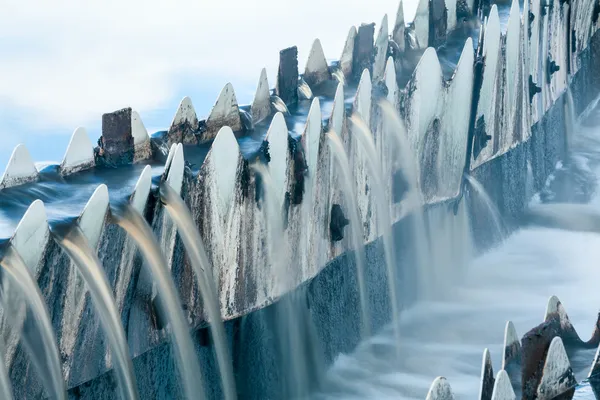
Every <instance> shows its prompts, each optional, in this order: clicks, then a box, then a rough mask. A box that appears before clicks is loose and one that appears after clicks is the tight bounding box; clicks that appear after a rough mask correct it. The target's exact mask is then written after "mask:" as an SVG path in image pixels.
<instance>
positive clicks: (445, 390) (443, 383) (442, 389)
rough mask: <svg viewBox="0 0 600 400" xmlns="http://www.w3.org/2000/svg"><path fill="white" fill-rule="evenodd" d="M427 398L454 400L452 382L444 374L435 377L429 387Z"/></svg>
mask: <svg viewBox="0 0 600 400" xmlns="http://www.w3.org/2000/svg"><path fill="white" fill-rule="evenodd" d="M426 399H427V400H452V399H454V394H453V393H452V388H451V387H450V384H449V383H448V381H447V380H446V378H444V377H443V376H439V377H437V378H435V380H434V381H433V383H432V384H431V387H430V388H429V392H428V393H427V398H426Z"/></svg>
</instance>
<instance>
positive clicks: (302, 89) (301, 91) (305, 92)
mask: <svg viewBox="0 0 600 400" xmlns="http://www.w3.org/2000/svg"><path fill="white" fill-rule="evenodd" d="M313 97H314V95H313V92H312V89H311V88H310V86H309V85H308V83H306V81H305V80H304V79H303V78H299V79H298V100H312V99H313Z"/></svg>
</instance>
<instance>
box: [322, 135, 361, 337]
mask: <svg viewBox="0 0 600 400" xmlns="http://www.w3.org/2000/svg"><path fill="white" fill-rule="evenodd" d="M326 136H327V143H328V144H329V148H330V149H331V153H332V154H333V156H334V158H335V159H336V161H337V165H338V167H339V168H338V171H339V172H340V174H341V176H342V181H341V185H342V188H343V190H344V194H345V195H346V196H345V201H346V202H347V204H348V210H347V212H348V213H349V216H350V231H351V232H352V242H353V246H354V252H355V254H356V270H357V276H358V292H359V296H360V308H361V321H362V323H361V336H362V337H363V338H366V337H368V336H370V321H371V319H370V318H369V310H368V297H367V288H366V286H365V265H366V264H367V261H366V258H365V249H364V245H363V232H362V230H361V229H360V227H361V226H362V224H361V223H360V217H359V216H358V204H356V194H355V193H354V185H353V184H352V180H351V178H350V163H349V161H348V156H347V155H346V151H345V150H344V144H343V143H342V141H341V140H340V138H339V136H338V135H337V134H336V133H335V131H333V130H331V131H329V132H328V133H327V134H326Z"/></svg>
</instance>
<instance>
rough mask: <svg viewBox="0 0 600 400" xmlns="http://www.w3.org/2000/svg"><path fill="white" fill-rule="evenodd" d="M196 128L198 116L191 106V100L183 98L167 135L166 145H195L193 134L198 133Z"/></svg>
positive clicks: (195, 140)
mask: <svg viewBox="0 0 600 400" xmlns="http://www.w3.org/2000/svg"><path fill="white" fill-rule="evenodd" d="M198 127H199V123H198V116H197V115H196V110H195V109H194V105H193V104H192V99H190V98H189V97H187V96H185V97H184V98H183V99H182V100H181V103H179V107H178V108H177V112H176V113H175V117H173V122H171V127H170V128H169V132H168V133H167V136H168V145H169V146H170V145H172V144H173V143H196V142H197V139H196V136H195V133H196V132H197V131H198Z"/></svg>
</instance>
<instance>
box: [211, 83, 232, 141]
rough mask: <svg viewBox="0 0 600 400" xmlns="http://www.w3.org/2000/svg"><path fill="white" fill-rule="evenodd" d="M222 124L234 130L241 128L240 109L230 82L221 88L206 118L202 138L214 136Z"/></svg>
mask: <svg viewBox="0 0 600 400" xmlns="http://www.w3.org/2000/svg"><path fill="white" fill-rule="evenodd" d="M223 126H229V127H230V128H231V129H232V130H234V131H239V130H241V129H242V120H241V118H240V109H239V107H238V103H237V99H236V97H235V92H234V90H233V86H232V85H231V83H227V84H226V85H225V87H224V88H223V90H221V93H220V94H219V97H218V98H217V102H216V103H215V105H214V107H213V109H212V111H211V112H210V115H209V116H208V118H207V119H206V133H205V135H204V137H203V140H210V139H212V138H214V137H216V135H217V133H218V131H219V130H220V129H221V128H222V127H223Z"/></svg>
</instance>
